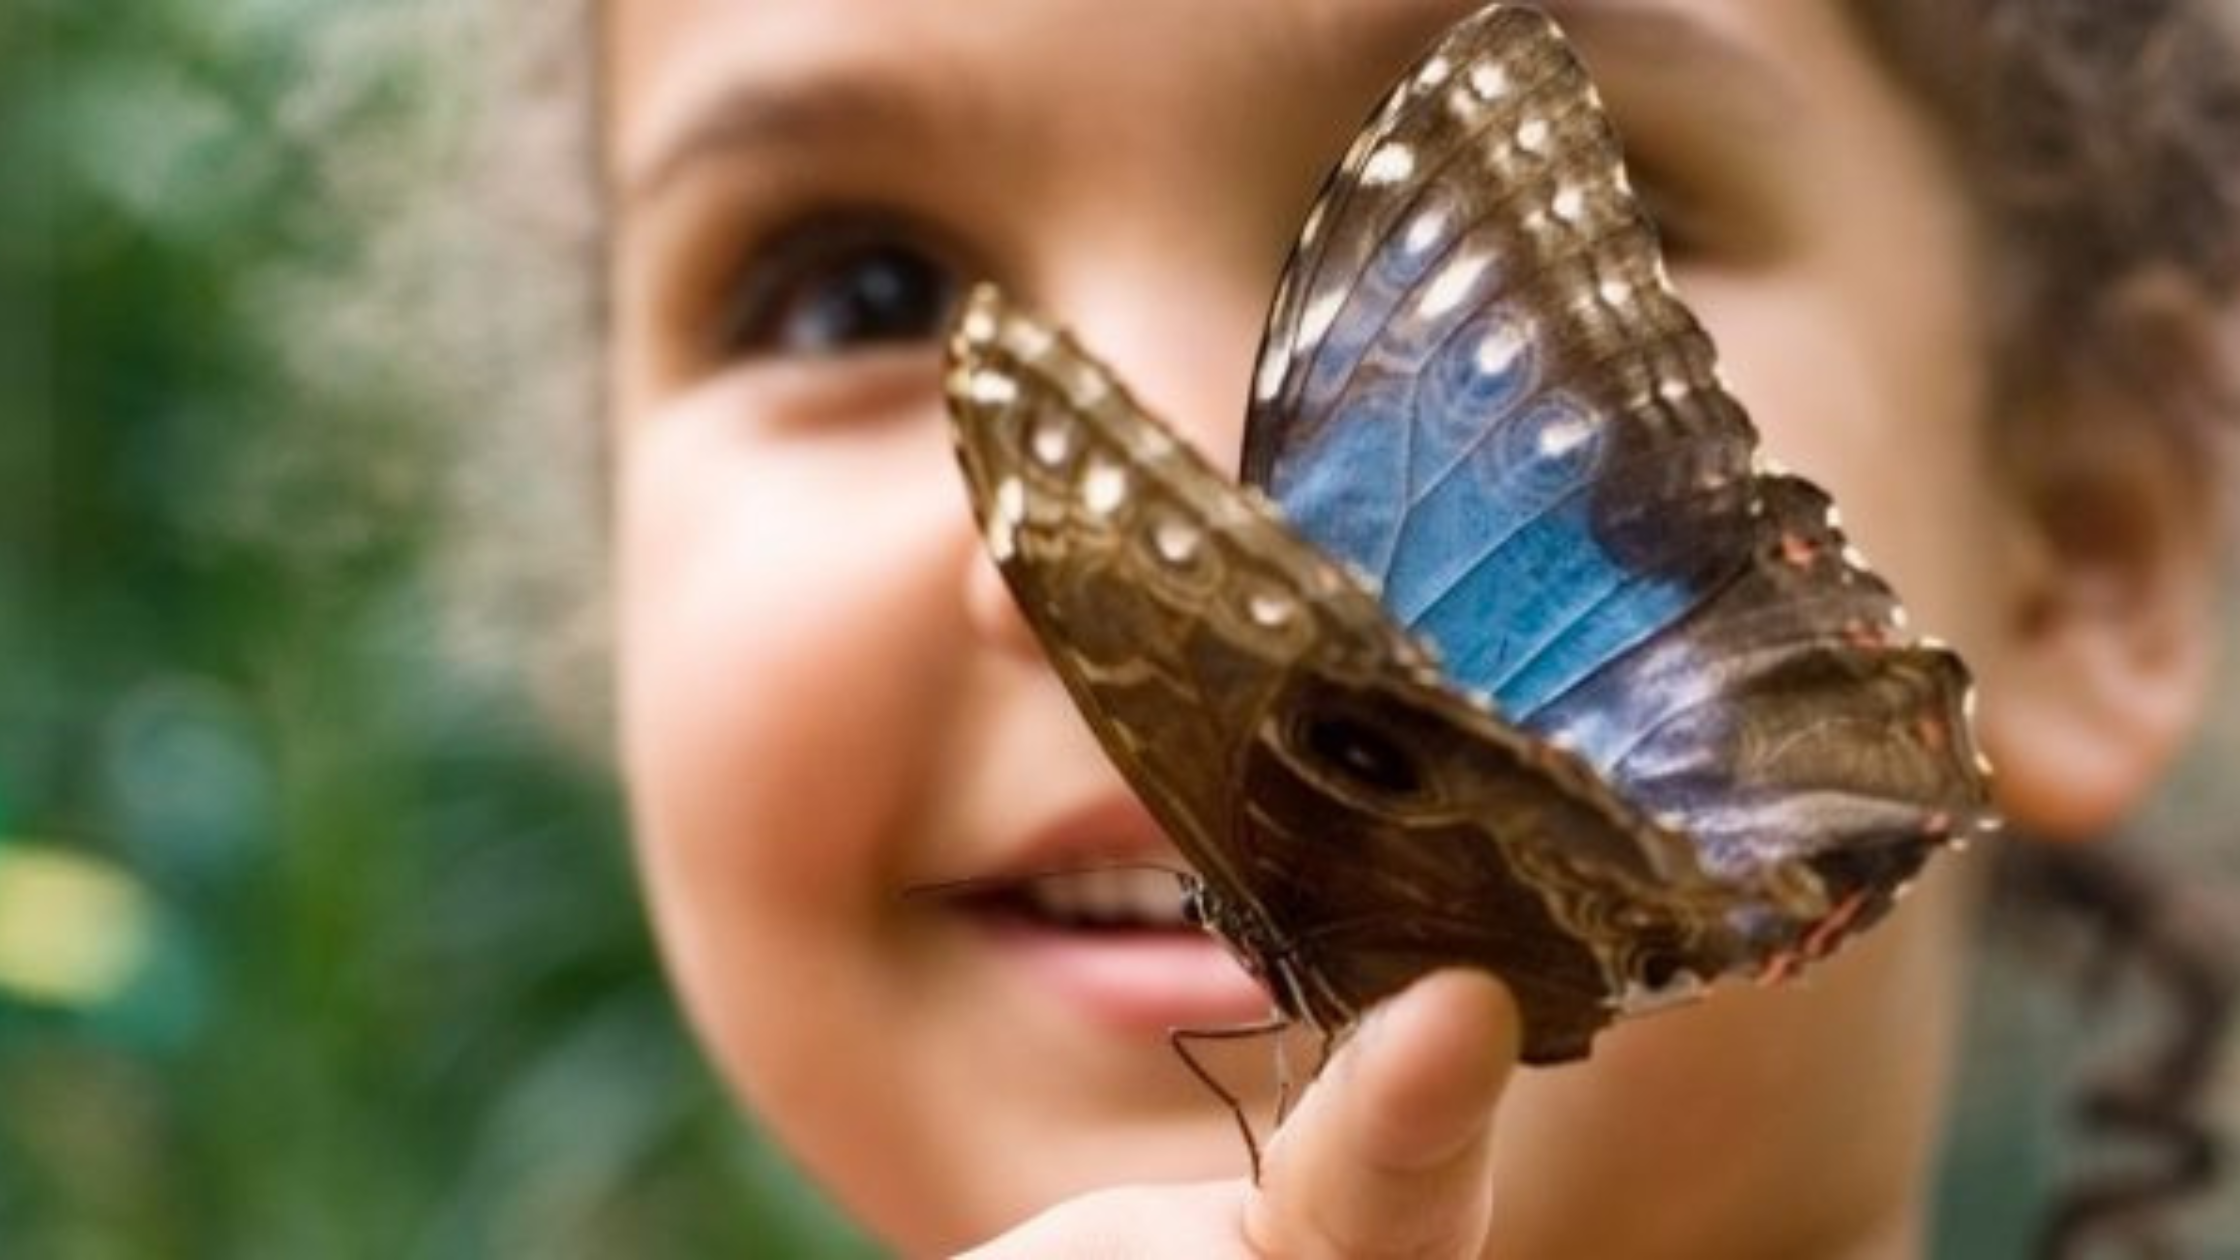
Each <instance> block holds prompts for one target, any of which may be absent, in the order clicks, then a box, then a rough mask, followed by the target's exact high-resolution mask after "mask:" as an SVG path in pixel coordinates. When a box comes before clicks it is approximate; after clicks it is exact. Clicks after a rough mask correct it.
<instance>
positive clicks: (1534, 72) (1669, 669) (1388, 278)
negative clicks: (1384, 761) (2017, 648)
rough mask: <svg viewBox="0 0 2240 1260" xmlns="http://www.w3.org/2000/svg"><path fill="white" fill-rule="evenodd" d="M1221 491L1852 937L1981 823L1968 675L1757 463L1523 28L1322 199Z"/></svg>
mask: <svg viewBox="0 0 2240 1260" xmlns="http://www.w3.org/2000/svg"><path fill="white" fill-rule="evenodd" d="M1243 472H1244V477H1245V480H1246V481H1248V482H1250V483H1253V484H1257V485H1259V486H1261V487H1263V488H1264V489H1266V490H1267V491H1268V493H1269V494H1270V495H1271V496H1272V497H1273V498H1274V499H1275V501H1276V502H1277V503H1278V504H1279V505H1280V506H1281V508H1282V509H1283V511H1284V513H1285V515H1286V516H1287V517H1288V518H1289V520H1290V521H1291V522H1292V523H1293V524H1294V525H1295V526H1296V527H1297V528H1298V529H1299V530H1300V531H1301V532H1302V533H1304V534H1305V535H1306V536H1307V537H1309V538H1310V539H1312V540H1314V541H1315V542H1317V543H1318V544H1320V545H1321V546H1322V547H1324V548H1325V549H1327V550H1329V551H1331V552H1332V553H1334V554H1336V555H1337V556H1339V557H1341V558H1343V559H1344V560H1346V561H1347V562H1349V563H1351V564H1352V565H1354V566H1355V567H1357V568H1358V569H1359V570H1361V571H1362V573H1363V574H1364V575H1366V576H1367V577H1368V578H1370V579H1371V580H1372V581H1373V582H1375V583H1376V584H1377V585H1378V586H1379V587H1380V589H1381V593H1382V599H1383V602H1384V604H1385V606H1386V607H1387V609H1388V610H1389V611H1390V612H1391V613H1392V614H1393V615H1394V616H1395V617H1396V618H1397V619H1398V620H1400V621H1401V622H1402V623H1403V624H1405V625H1406V626H1407V627H1408V628H1410V629H1411V630H1413V631H1415V632H1416V633H1418V634H1420V635H1421V636H1423V637H1424V638H1425V639H1426V640H1428V641H1429V642H1430V643H1431V644H1432V645H1433V646H1434V647H1435V648H1436V649H1437V651H1438V653H1439V655H1440V657H1441V659H1442V661H1443V667H1444V669H1445V672H1446V674H1447V677H1448V678H1449V680H1450V681H1451V682H1452V683H1453V684H1454V685H1455V686H1457V687H1458V688H1461V689H1463V690H1465V691H1470V692H1475V693H1480V694H1483V695H1486V696H1488V697H1490V699H1491V700H1492V702H1493V703H1494V705H1495V706H1496V708H1497V710H1498V711H1499V712H1500V713H1501V714H1502V715H1503V716H1504V717H1506V718H1507V719H1508V720H1510V721H1512V722H1515V723H1517V724H1518V725H1519V726H1521V727H1523V728H1525V729H1527V730H1529V731H1532V732H1535V733H1537V734H1539V735H1541V736H1542V737H1545V738H1547V739H1549V740H1550V741H1552V742H1555V743H1557V744H1559V745H1561V746H1563V747H1566V748H1569V749H1572V750H1574V751H1576V752H1578V753H1579V754H1580V755H1581V756H1582V757H1584V758H1585V759H1586V761H1587V762H1589V763H1590V764H1592V765H1593V766H1595V767H1596V768H1597V769H1598V770H1599V771H1601V772H1602V774H1603V775H1604V776H1605V777H1606V778H1607V779H1608V780H1609V781H1610V782H1611V783H1612V784H1613V785H1614V786H1615V787H1616V788H1617V790H1618V791H1619V792H1620V794H1621V795H1622V796H1624V797H1625V798H1626V799H1628V800H1630V801H1632V802H1634V803H1635V804H1636V805H1637V806H1638V807H1640V808H1642V809H1644V810H1645V811H1647V812H1649V813H1650V814H1651V815H1652V816H1654V817H1658V818H1662V819H1665V820H1666V821H1667V822H1668V823H1670V824H1671V825H1673V826H1675V827H1676V828H1679V829H1681V830H1684V831H1686V832H1687V833H1688V834H1690V835H1691V836H1692V837H1693V838H1695V839H1696V841H1697V843H1698V844H1699V846H1701V847H1702V849H1703V852H1704V856H1705V857H1706V859H1707V860H1708V862H1709V864H1710V866H1711V867H1712V869H1714V870H1718V871H1722V872H1724V873H1727V874H1730V875H1733V876H1735V877H1737V878H1742V877H1746V876H1750V875H1754V874H1759V873H1763V872H1764V871H1766V870H1768V869H1774V868H1777V867H1779V866H1781V865H1782V864H1784V863H1789V862H1791V861H1793V860H1799V859H1801V860H1803V861H1804V862H1807V863H1809V864H1810V865H1811V869H1812V871H1813V872H1814V875H1815V877H1817V878H1819V879H1822V880H1823V881H1825V882H1827V883H1828V885H1829V891H1830V892H1831V893H1833V894H1835V899H1836V900H1837V901H1838V902H1839V903H1841V902H1842V901H1843V900H1844V898H1845V897H1847V896H1856V897H1857V898H1859V899H1860V901H1861V904H1857V905H1852V906H1850V908H1849V909H1847V910H1846V914H1847V915H1850V916H1853V917H1855V918H1857V919H1859V920H1860V921H1864V920H1865V919H1868V918H1871V917H1872V916H1873V915H1874V914H1875V913H1879V911H1880V910H1881V908H1882V907H1883V906H1884V905H1885V904H1886V903H1887V900H1888V898H1889V896H1890V895H1892V894H1893V893H1894V891H1895V889H1896V888H1897V887H1898V886H1899V885H1900V884H1902V882H1903V880H1904V878H1905V877H1907V876H1910V874H1911V873H1912V871H1913V869H1914V868H1915V867H1917V866H1918V865H1919V863H1920V861H1921V860H1922V859H1923V857H1925V855H1926V853H1927V852H1928V850H1929V849H1930V848H1931V847H1933V846H1934V845H1935V844H1937V843H1939V842H1941V841H1942V840H1944V839H1946V838H1948V837H1950V836H1951V835H1953V834H1956V833H1958V832H1959V831H1961V830H1963V829H1967V828H1971V827H1975V826H1978V825H1982V824H1983V821H1984V820H1985V819H1986V818H1987V817H1988V806H1987V795H1986V790H1985V784H1984V777H1983V773H1982V771H1981V767H1980V765H1979V758H1978V757H1977V755H1976V753H1975V750H1974V748H1973V745H1972V744H1971V743H1970V736H1969V734H1968V728H1967V722H1966V714H1965V706H1966V703H1967V690H1968V682H1967V677H1966V674H1965V671H1964V670H1963V669H1961V668H1960V666H1959V664H1958V662H1957V661H1956V660H1954V659H1953V658H1952V657H1951V656H1950V654H1949V653H1945V652H1943V651H1941V650H1940V649H1937V648H1935V647H1934V646H1923V645H1916V644H1913V643H1911V642H1910V641H1908V640H1907V639H1906V637H1905V636H1904V634H1903V633H1902V627H1903V622H1902V616H1903V614H1902V613H1901V612H1900V611H1899V609H1898V605H1897V602H1896V600H1895V598H1894V597H1893V596H1892V595H1891V593H1890V591H1889V589H1888V587H1887V586H1885V585H1884V584H1883V583H1881V582H1880V581H1879V580H1878V579H1876V578H1874V577H1873V575H1872V574H1870V573H1868V572H1867V571H1866V570H1865V569H1864V566H1863V565H1862V564H1860V563H1859V562H1857V560H1856V558H1855V556H1854V555H1853V553H1852V552H1851V550H1850V548H1849V547H1848V545H1847V544H1846V543H1845V541H1844V539H1843V537H1842V534H1841V532H1840V530H1839V529H1838V528H1837V527H1836V525H1835V522H1834V516H1833V511H1832V508H1830V506H1829V505H1828V503H1827V500H1826V497H1825V496H1824V495H1822V494H1820V492H1819V491H1817V490H1816V489H1814V488H1813V487H1811V486H1810V485H1809V484H1808V483H1804V482H1801V481H1798V480H1796V479H1793V478H1788V477H1785V476H1780V475H1777V474H1773V473H1770V472H1767V471H1764V470H1762V469H1761V468H1760V461H1759V458H1758V439H1757V434H1756V432H1755V430H1754V429H1753V427H1752V426H1751V424H1750V421H1749V419H1748V417H1747V416H1746V415H1745V414H1744V412H1743V410H1742V408H1741V407H1740V406H1739V405H1738V404H1737V403H1736V402H1735V400H1734V399H1733V398H1732V397H1731V395H1729V394H1728V392H1727V391H1726V390H1725V388H1724V387H1723V386H1722V385H1721V383H1720V379H1719V375H1718V370H1717V365H1716V356H1715V352H1714V350H1713V347H1712V343H1711V340H1710V338H1709V337H1708V336H1707V335H1706V334H1705V332H1704V330H1703V328H1702V327H1701V325H1700V324H1699V323H1698V321H1697V320H1696V319H1695V317H1694V316H1693V315H1692V314H1691V313H1690V312H1689V310H1688V309H1687V307H1686V306H1685V305H1684V304H1683V303H1682V302H1681V300H1680V299H1679V298H1678V296H1676V294H1675V293H1674V291H1673V289H1672V286H1671V284H1670V282H1669V280H1668V278H1667V276H1666V274H1665V270H1664V266H1663V263H1662V259H1661V254H1660V251H1659V247H1658V243H1657V239H1656V233H1655V230H1654V228H1653V226H1652V225H1651V223H1650V222H1649V220H1648V218H1647V217H1646V215H1645V214H1644V212H1643V211H1642V209H1641V208H1640V206H1639V204H1638V202H1637V201H1636V199H1635V197H1634V195H1633V193H1632V191H1631V189H1630V187H1629V185H1628V182H1627V178H1626V175H1625V171H1624V164H1623V158H1622V153H1621V150H1620V146H1619V142H1618V138H1617V136H1616V134H1615V132H1614V131H1613V130H1612V128H1611V125H1610V123H1609V122H1608V120H1607V118H1606V116H1605V115H1604V113H1603V111H1602V108H1601V104H1600V102H1599V100H1598V98H1597V96H1596V94H1595V91H1594V89H1593V87H1592V85H1591V83H1590V82H1589V81H1588V79H1587V77H1586V74H1585V71H1584V70H1583V68H1582V67H1581V66H1580V65H1579V63H1578V61H1577V60H1576V58H1575V57H1574V55H1573V54H1572V53H1571V51H1570V49H1569V48H1568V46H1567V45H1566V44H1565V43H1564V41H1563V39H1562V38H1561V35H1560V33H1559V32H1558V31H1557V30H1556V29H1555V27H1554V26H1553V24H1552V23H1551V22H1550V21H1549V20H1548V19H1547V18H1546V17H1544V16H1543V15H1541V14H1539V13H1537V12H1534V11H1531V10H1525V9H1518V8H1509V7H1501V6H1496V7H1494V8H1490V9H1487V10H1485V11H1483V12H1481V13H1479V14H1478V15H1476V16H1474V17H1472V18H1470V19H1466V20H1465V21H1464V22H1463V23H1462V24H1461V25H1460V26H1458V27H1456V28H1455V29H1454V31H1453V32H1451V33H1450V34H1449V35H1448V36H1447V37H1446V38H1445V39H1444V40H1443V41H1442V43H1441V44H1440V46H1439V47H1438V48H1437V49H1436V50H1434V52H1433V53H1432V54H1431V55H1430V56H1429V57H1427V58H1426V59H1425V60H1424V61H1423V62H1422V63H1420V64H1419V65H1418V66H1417V67H1416V68H1415V70H1414V71H1413V72H1412V73H1411V74H1410V75H1409V76H1408V77H1407V78H1406V79H1404V80H1403V81H1402V82H1401V84H1400V85H1399V86H1398V87H1397V88H1396V89H1395V90H1394V91H1393V92H1392V94H1391V95H1390V96H1389V97H1388V98H1387V99H1386V101H1385V102H1384V104H1383V106H1382V107H1381V108H1380V109H1379V111H1378V112H1377V114H1376V115H1375V116H1374V117H1373V119H1372V120H1371V122H1370V124H1369V125H1368V127H1367V128H1366V129H1365V130H1364V131H1363V133H1362V134H1361V136H1360V137H1359V139H1358V140H1357V141H1356V142H1355V144H1354V146H1353V148H1352V150H1351V151H1350V152H1349V154H1348V156H1347V158H1346V160H1345V161H1344V162H1343V163H1342V164H1341V166H1340V167H1339V168H1338V170H1337V171H1336V172H1335V173H1334V174H1333V176H1332V177H1331V180H1330V182H1329V183H1328V185H1327V186H1326V187H1325V189H1324V191H1323V194H1322V196H1321V198H1320V200H1319V201H1318V204H1317V206H1316V208H1315V209H1314V211H1313V212H1312V214H1311V215H1310V217H1309V220H1308V224H1307V227H1306V229H1305V230H1304V231H1303V232H1302V235H1301V239H1300V241H1299V244H1298V246H1297V248H1296V250H1295V251H1294V253H1293V257H1292V259H1291V262H1290V264H1289V266H1288V267H1287V268H1286V272H1285V276H1284V279H1283V281H1282V284H1281V286H1280V288H1279V290H1278V293H1277V298H1276V301H1275V305H1274V309H1273V311H1272V313H1271V315H1270V319H1269V325H1268V330H1267V333H1266V337H1265V340H1264V343H1263V346H1262V351H1261V356H1260V363H1259V367H1258V370H1257V372H1256V374H1255V377H1254V393H1253V400H1252V405H1251V411H1250V415H1249V419H1248V424H1247V429H1246V438H1245V451H1244V464H1243ZM1893 732H1895V733H1896V734H1893ZM1810 926H1811V925H1794V928H1795V931H1796V932H1797V933H1802V932H1804V931H1806V930H1807V929H1808V928H1809V927H1810Z"/></svg>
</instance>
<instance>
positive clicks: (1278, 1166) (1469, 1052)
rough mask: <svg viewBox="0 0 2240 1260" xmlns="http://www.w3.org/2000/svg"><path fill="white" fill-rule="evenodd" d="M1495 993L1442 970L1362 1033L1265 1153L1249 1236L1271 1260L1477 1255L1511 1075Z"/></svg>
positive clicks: (1512, 1045) (1467, 976) (1512, 1012)
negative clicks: (1496, 1124) (1499, 1106)
mask: <svg viewBox="0 0 2240 1260" xmlns="http://www.w3.org/2000/svg"><path fill="white" fill-rule="evenodd" d="M1517 1046H1518V1022H1517V1013H1516V1007H1515V1005H1514V1004H1513V1003H1512V1002H1511V1000H1510V998H1509V994H1508V991H1507V990H1506V989H1504V988H1503V987H1502V986H1501V984H1500V982H1498V981H1496V980H1494V979H1493V978H1492V977H1490V976H1487V975H1484V974H1483V973H1479V972H1470V971H1445V972H1440V973H1438V974H1436V975H1432V976H1429V977H1426V978H1424V979H1422V980H1419V981H1417V982H1416V983H1415V984H1413V985H1411V986H1410V987H1409V988H1408V989H1407V990H1405V991H1404V992H1402V993H1401V994H1400V995H1399V996H1397V997H1395V998H1393V999H1391V1000H1390V1001H1388V1002H1386V1003H1385V1004H1384V1005H1383V1006H1381V1007H1379V1008H1378V1010H1377V1011H1375V1012H1373V1013H1372V1014H1371V1015H1370V1016H1369V1017H1368V1019H1367V1020H1366V1021H1365V1022H1364V1023H1363V1025H1362V1026H1361V1027H1360V1028H1359V1029H1357V1030H1356V1032H1355V1033H1354V1035H1353V1037H1352V1038H1351V1040H1349V1041H1348V1043H1347V1044H1346V1046H1345V1047H1344V1049H1342V1050H1341V1051H1340V1052H1339V1054H1338V1057H1337V1059H1336V1060H1335V1061H1333V1062H1332V1063H1331V1065H1330V1068H1329V1070H1328V1071H1326V1072H1325V1073H1324V1074H1323V1076H1322V1078H1321V1079H1320V1080H1318V1081H1317V1082H1316V1083H1315V1086H1314V1088H1312V1089H1311V1090H1309V1091H1308V1093H1307V1096H1306V1097H1305V1098H1304V1099H1303V1100H1302V1101H1301V1102H1300V1105H1299V1109H1298V1111H1297V1112H1296V1113H1295V1114H1294V1115H1293V1116H1292V1117H1291V1118H1290V1120H1289V1121H1287V1122H1286V1123H1285V1124H1284V1126H1283V1130H1282V1132H1281V1133H1279V1134H1277V1135H1276V1137H1275V1139H1274V1140H1273V1141H1272V1142H1271V1143H1270V1145H1269V1149H1268V1158H1267V1163H1266V1167H1265V1170H1264V1175H1263V1177H1262V1181H1261V1186H1260V1190H1259V1193H1258V1194H1256V1195H1255V1196H1253V1198H1252V1200H1251V1202H1250V1203H1249V1204H1248V1207H1247V1211H1246V1217H1245V1229H1246V1235H1247V1237H1248V1238H1249V1239H1250V1241H1251V1244H1252V1246H1253V1247H1254V1249H1255V1250H1257V1251H1258V1252H1259V1253H1260V1254H1262V1255H1265V1256H1276V1257H1284V1258H1285V1260H1306V1258H1311V1257H1322V1256H1378V1255H1407V1256H1475V1255H1477V1254H1478V1253H1479V1252H1480V1251H1481V1250H1483V1248H1484V1246H1485V1241H1486V1231H1487V1228H1488V1220H1489V1213H1490V1205H1491V1200H1492V1184H1491V1157H1492V1146H1493V1142H1492V1138H1493V1111H1494V1104H1495V1103H1496V1102H1498V1101H1499V1100H1500V1097H1501V1091H1502V1089H1503V1087H1504V1086H1505V1085H1506V1084H1507V1082H1508V1079H1509V1071H1510V1069H1511V1068H1512V1067H1514V1066H1515V1064H1516V1058H1517Z"/></svg>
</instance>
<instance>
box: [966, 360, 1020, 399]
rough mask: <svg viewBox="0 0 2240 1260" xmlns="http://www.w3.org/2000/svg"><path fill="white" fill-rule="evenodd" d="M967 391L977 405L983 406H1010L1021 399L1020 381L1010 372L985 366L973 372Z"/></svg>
mask: <svg viewBox="0 0 2240 1260" xmlns="http://www.w3.org/2000/svg"><path fill="white" fill-rule="evenodd" d="M966 391H967V393H969V394H970V396H971V398H972V401H973V403H974V404H975V405H977V406H981V407H1008V406H1010V405H1011V404H1012V403H1014V402H1017V401H1018V400H1019V382H1018V381H1016V380H1013V379H1012V378H1011V374H1010V373H1008V372H1003V371H999V370H998V369H996V368H992V367H984V368H981V369H980V370H979V371H977V372H974V373H973V374H972V380H971V381H970V382H968V383H967V385H966Z"/></svg>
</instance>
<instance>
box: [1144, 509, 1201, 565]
mask: <svg viewBox="0 0 2240 1260" xmlns="http://www.w3.org/2000/svg"><path fill="white" fill-rule="evenodd" d="M1203 539H1204V535H1202V534H1200V533H1199V532H1198V527H1197V526H1195V525H1192V524H1191V523H1190V522H1188V521H1186V520H1183V519H1182V518H1180V517H1176V516H1170V517H1168V518H1167V519H1165V520H1163V521H1160V522H1159V523H1158V524H1157V525H1156V526H1154V527H1152V530H1151V549H1152V550H1153V551H1156V552H1158V553H1159V558H1160V559H1161V560H1164V561H1166V562H1167V563H1168V564H1170V565H1184V564H1188V563H1189V562H1190V559H1191V557H1193V556H1195V555H1197V554H1198V544H1199V543H1200V542H1201V541H1203Z"/></svg>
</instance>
